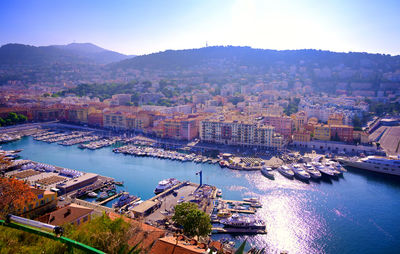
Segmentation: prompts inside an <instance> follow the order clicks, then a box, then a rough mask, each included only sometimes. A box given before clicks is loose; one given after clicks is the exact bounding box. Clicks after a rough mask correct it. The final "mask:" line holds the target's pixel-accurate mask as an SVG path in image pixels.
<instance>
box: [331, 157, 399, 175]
mask: <svg viewBox="0 0 400 254" xmlns="http://www.w3.org/2000/svg"><path fill="white" fill-rule="evenodd" d="M338 161H339V162H340V163H342V164H343V165H344V166H350V167H355V168H360V169H365V170H370V171H375V172H379V173H386V174H391V175H398V176H400V159H399V157H382V156H368V157H365V158H350V159H344V158H338Z"/></svg>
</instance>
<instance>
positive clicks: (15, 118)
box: [0, 112, 28, 127]
mask: <svg viewBox="0 0 400 254" xmlns="http://www.w3.org/2000/svg"><path fill="white" fill-rule="evenodd" d="M27 120H28V118H27V117H26V116H24V115H23V114H17V113H14V112H11V113H9V114H8V116H7V117H6V118H1V117H0V127H1V126H6V125H14V124H17V123H23V122H26V121H27Z"/></svg>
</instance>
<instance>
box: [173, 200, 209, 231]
mask: <svg viewBox="0 0 400 254" xmlns="http://www.w3.org/2000/svg"><path fill="white" fill-rule="evenodd" d="M172 220H173V221H174V222H175V223H176V224H178V225H179V226H181V227H182V228H183V232H184V234H185V235H187V236H190V237H192V236H197V237H200V236H206V235H208V234H209V233H210V232H211V221H210V216H209V215H208V214H206V213H205V212H203V211H201V210H199V209H198V208H197V205H196V204H194V203H189V202H185V203H182V204H179V205H176V206H175V214H174V216H173V217H172Z"/></svg>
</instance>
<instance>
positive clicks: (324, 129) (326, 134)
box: [314, 124, 331, 141]
mask: <svg viewBox="0 0 400 254" xmlns="http://www.w3.org/2000/svg"><path fill="white" fill-rule="evenodd" d="M314 139H317V140H325V141H329V140H330V139H331V129H330V127H329V125H326V124H317V125H314Z"/></svg>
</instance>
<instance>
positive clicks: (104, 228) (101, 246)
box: [0, 214, 140, 253]
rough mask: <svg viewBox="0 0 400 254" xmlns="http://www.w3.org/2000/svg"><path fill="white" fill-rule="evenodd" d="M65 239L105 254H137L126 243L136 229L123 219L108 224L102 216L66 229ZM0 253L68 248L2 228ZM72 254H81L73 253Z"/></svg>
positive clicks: (75, 251) (24, 233) (109, 220)
mask: <svg viewBox="0 0 400 254" xmlns="http://www.w3.org/2000/svg"><path fill="white" fill-rule="evenodd" d="M64 231H65V233H64V236H65V237H68V238H70V239H73V240H76V241H78V242H81V243H83V244H86V245H88V246H91V247H94V248H96V249H98V250H101V251H103V252H106V253H139V252H140V249H138V248H137V247H136V248H135V247H133V248H132V247H130V246H129V245H128V240H129V239H131V238H132V237H133V236H134V235H135V234H136V233H137V232H138V231H139V229H138V228H136V227H134V226H132V225H131V224H129V223H128V222H125V221H124V220H123V219H122V218H118V219H115V220H111V219H110V218H109V217H108V216H107V215H105V214H103V215H102V216H100V217H97V218H95V219H93V220H91V221H90V222H88V223H86V224H83V225H81V226H80V227H76V226H72V225H65V227H64ZM0 250H1V253H68V247H67V245H65V244H63V243H60V242H58V241H54V240H50V239H48V238H45V237H41V236H38V235H35V234H31V233H27V232H23V231H20V230H16V229H12V228H7V227H1V230H0ZM74 253H83V252H82V251H80V250H77V249H75V250H74Z"/></svg>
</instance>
